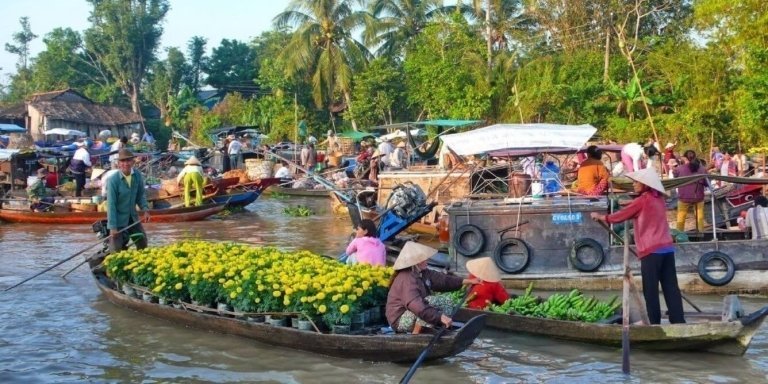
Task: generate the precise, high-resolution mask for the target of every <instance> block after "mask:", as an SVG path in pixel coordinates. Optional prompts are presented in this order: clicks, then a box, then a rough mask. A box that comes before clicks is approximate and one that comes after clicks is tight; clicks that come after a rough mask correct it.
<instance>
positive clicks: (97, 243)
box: [3, 220, 141, 292]
mask: <svg viewBox="0 0 768 384" xmlns="http://www.w3.org/2000/svg"><path fill="white" fill-rule="evenodd" d="M138 223H141V220H139V221H137V222H135V223H133V224H131V225H129V226H127V227H125V228H123V229H121V230H119V231H117V232H116V234H119V233H121V232H124V231H125V230H127V229H128V228H131V227H133V226H134V225H136V224H138ZM103 243H104V239H99V241H97V242H95V243H93V244H91V245H89V246H87V247H85V248H83V249H81V250H80V251H79V252H77V253H75V254H74V255H72V256H70V257H67V258H66V259H64V260H61V261H59V262H58V263H56V264H54V265H51V266H50V267H48V268H46V269H44V270H42V271H40V272H38V273H36V274H35V275H34V276H31V277H28V278H26V279H24V280H22V281H21V282H19V283H16V284H14V285H12V286H10V287H8V288H6V289H4V290H3V292H7V291H10V290H11V289H13V288H16V287H18V286H19V285H22V284H24V283H26V282H27V281H30V280H32V279H34V278H35V277H38V276H40V275H42V274H43V273H46V272H48V271H50V270H51V269H54V268H56V267H58V266H59V265H62V264H64V263H66V262H67V261H69V260H72V259H74V258H75V257H77V256H79V255H81V254H82V253H83V252H85V251H87V250H89V249H91V248H93V247H95V246H97V245H99V244H103Z"/></svg>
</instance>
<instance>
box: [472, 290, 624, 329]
mask: <svg viewBox="0 0 768 384" xmlns="http://www.w3.org/2000/svg"><path fill="white" fill-rule="evenodd" d="M532 289H533V284H531V285H529V286H528V289H526V290H525V294H523V295H521V296H518V297H516V298H514V299H509V300H507V301H505V302H504V303H503V304H501V305H495V304H491V305H490V306H489V307H488V308H487V310H489V311H491V312H497V313H508V314H518V315H522V316H532V317H542V318H547V319H555V320H571V321H584V322H587V323H595V322H598V321H600V320H603V319H607V318H609V317H611V316H613V314H614V313H616V309H618V308H619V307H620V306H621V302H620V301H618V300H617V299H618V298H617V297H616V296H614V297H613V299H611V300H610V301H608V302H606V301H601V300H598V299H596V298H595V297H590V298H587V297H585V296H584V295H583V294H582V293H581V292H579V290H578V289H574V290H572V291H571V292H569V293H568V294H567V295H565V294H561V293H556V294H553V295H551V296H549V298H547V300H544V301H542V300H540V299H538V298H536V297H535V296H532V295H531V290H532Z"/></svg>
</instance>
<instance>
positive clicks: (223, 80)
mask: <svg viewBox="0 0 768 384" xmlns="http://www.w3.org/2000/svg"><path fill="white" fill-rule="evenodd" d="M255 62H256V54H255V51H254V49H253V48H252V47H250V46H249V45H248V44H246V43H243V42H240V41H238V40H234V39H233V40H229V39H223V40H221V44H219V46H218V47H216V48H214V49H213V53H212V54H211V58H210V59H209V60H208V65H207V67H206V72H207V73H208V79H206V83H207V84H208V85H210V86H212V87H214V88H217V89H229V90H241V91H244V92H245V91H253V89H254V88H255V87H256V84H254V80H255V79H256V76H257V74H256V63H255Z"/></svg>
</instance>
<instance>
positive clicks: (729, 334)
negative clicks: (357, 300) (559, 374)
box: [454, 306, 768, 356]
mask: <svg viewBox="0 0 768 384" xmlns="http://www.w3.org/2000/svg"><path fill="white" fill-rule="evenodd" d="M475 316H485V317H486V318H487V320H486V326H488V327H490V328H494V329H499V330H502V331H508V332H524V333H528V334H532V335H540V336H547V337H552V338H557V339H564V340H572V341H579V342H585V343H591V344H600V345H606V346H612V347H621V329H622V325H621V324H600V323H583V322H579V321H566V320H551V319H543V318H538V317H528V316H520V315H512V314H510V315H507V314H503V313H495V312H487V311H479V310H473V309H467V308H463V309H461V310H460V311H459V313H457V315H456V316H455V317H454V318H455V319H456V320H459V321H466V320H469V319H472V318H474V317H475ZM766 316H768V306H766V307H763V308H762V309H760V310H757V311H755V312H753V313H752V314H749V315H746V316H741V317H739V318H737V319H735V320H731V321H728V320H723V318H722V317H723V315H721V314H719V313H701V314H699V313H686V321H688V322H687V323H685V324H669V323H666V324H664V323H663V324H660V325H631V326H630V330H629V337H630V345H631V346H632V348H633V349H634V348H640V349H648V350H661V351H692V352H711V353H719V354H725V355H736V356H741V355H743V354H744V352H746V350H747V348H749V344H750V342H751V341H752V337H753V336H754V335H755V333H756V332H757V330H758V329H759V328H760V325H761V324H762V323H763V321H764V320H765V317H766Z"/></svg>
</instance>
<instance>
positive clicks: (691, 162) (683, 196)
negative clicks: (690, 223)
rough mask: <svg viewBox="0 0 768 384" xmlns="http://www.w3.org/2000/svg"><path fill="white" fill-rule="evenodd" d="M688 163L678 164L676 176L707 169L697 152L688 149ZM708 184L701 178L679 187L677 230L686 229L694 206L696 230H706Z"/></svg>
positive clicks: (673, 172) (698, 172)
mask: <svg viewBox="0 0 768 384" xmlns="http://www.w3.org/2000/svg"><path fill="white" fill-rule="evenodd" d="M683 157H684V158H685V160H686V163H685V164H683V165H680V166H677V167H676V168H675V169H674V170H673V171H672V175H674V177H685V176H694V175H704V174H706V173H707V171H706V170H705V169H704V167H702V166H701V163H700V162H699V159H698V158H696V152H694V151H693V150H690V149H689V150H687V151H685V153H684V154H683ZM706 186H707V179H701V180H699V181H696V182H694V183H690V184H686V185H683V186H681V187H677V223H676V224H677V226H676V228H677V230H678V231H681V232H682V231H685V219H686V217H687V216H688V210H689V209H691V208H693V216H694V217H695V218H696V230H697V231H699V232H704V188H706Z"/></svg>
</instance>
